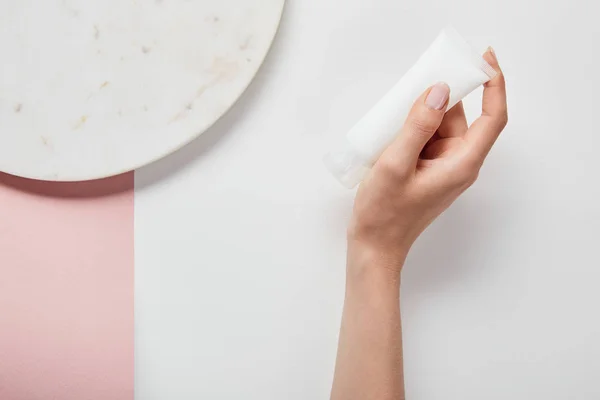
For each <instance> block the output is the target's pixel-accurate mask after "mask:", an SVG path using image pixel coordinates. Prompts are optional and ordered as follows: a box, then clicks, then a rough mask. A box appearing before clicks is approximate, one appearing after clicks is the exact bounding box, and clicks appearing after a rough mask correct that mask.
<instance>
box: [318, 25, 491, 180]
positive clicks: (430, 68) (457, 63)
mask: <svg viewBox="0 0 600 400" xmlns="http://www.w3.org/2000/svg"><path fill="white" fill-rule="evenodd" d="M495 74H496V72H495V71H494V69H493V68H492V67H491V66H490V65H489V64H488V63H487V62H486V61H485V60H484V59H483V58H482V57H481V56H480V55H479V54H477V53H476V52H475V51H474V50H473V49H472V48H471V46H470V45H469V44H468V43H467V42H466V41H465V40H464V39H463V38H462V37H461V36H460V35H459V34H458V32H456V31H455V30H454V29H452V28H446V29H444V30H443V31H442V32H441V33H440V34H439V36H438V37H437V39H435V41H434V42H433V43H432V44H431V46H430V47H429V49H428V50H427V51H426V52H425V54H423V55H422V56H421V58H419V60H418V61H417V63H416V64H415V65H414V66H413V67H412V68H411V69H410V70H409V71H408V72H407V73H406V75H404V77H402V79H400V81H399V82H398V83H397V84H396V85H395V86H394V87H393V88H392V89H391V90H390V91H389V92H388V93H387V94H386V95H385V96H384V97H383V98H382V99H381V100H380V101H379V102H378V103H377V104H376V105H375V106H374V107H373V108H372V109H371V110H370V111H369V112H368V113H367V114H366V115H365V116H364V117H363V118H362V119H361V120H360V121H359V122H358V123H357V124H356V125H355V126H354V128H352V129H351V130H350V132H348V135H347V137H346V143H344V144H342V145H341V146H340V147H339V148H338V149H337V150H335V151H333V152H331V153H329V154H328V155H327V156H326V157H325V165H326V166H327V168H328V169H329V170H330V171H331V172H332V173H333V175H335V177H336V178H337V179H338V180H339V181H340V182H341V183H342V184H343V185H344V186H346V187H348V188H353V187H355V186H356V185H358V184H359V183H360V182H361V181H362V180H363V178H364V177H365V175H366V173H367V172H368V171H369V169H370V168H371V167H372V166H373V164H374V163H375V161H377V159H378V158H379V156H380V155H381V153H382V152H383V151H384V150H385V148H386V147H387V146H388V145H389V144H390V143H391V142H392V141H393V140H394V138H395V137H396V136H397V135H398V134H399V133H400V131H401V129H402V126H403V125H404V121H405V120H406V117H407V116H408V113H409V111H410V109H411V108H412V105H413V104H414V102H415V101H416V99H418V98H419V96H420V95H421V94H422V93H423V92H424V91H425V90H426V89H427V88H428V87H430V86H432V85H434V84H436V83H437V82H445V83H447V84H448V86H449V87H450V100H449V102H448V110H449V109H450V108H452V107H453V106H455V105H456V104H457V103H458V102H459V101H461V100H462V99H463V98H464V97H465V96H466V95H468V94H469V93H471V92H472V91H473V90H475V89H476V88H477V87H478V86H480V85H482V84H483V83H485V82H487V81H489V80H490V79H492V78H493V77H494V76H495Z"/></svg>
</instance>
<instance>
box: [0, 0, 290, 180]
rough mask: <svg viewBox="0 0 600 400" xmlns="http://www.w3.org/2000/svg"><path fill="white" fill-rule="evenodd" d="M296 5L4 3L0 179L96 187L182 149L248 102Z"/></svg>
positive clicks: (210, 0) (96, 0) (253, 0)
mask: <svg viewBox="0 0 600 400" xmlns="http://www.w3.org/2000/svg"><path fill="white" fill-rule="evenodd" d="M284 1H285V0H18V1H15V0H0V32H1V33H0V49H1V51H2V53H1V54H2V61H0V170H1V171H4V172H7V173H10V174H13V175H18V176H23V177H27V178H35V179H43V180H53V181H74V180H89V179H95V178H101V177H106V176H111V175H115V174H118V173H121V172H125V171H130V170H133V169H135V168H137V167H140V166H142V165H144V164H148V163H150V162H152V161H154V160H157V159H159V158H160V157H163V156H165V155H167V154H169V153H171V152H173V151H175V150H177V149H178V148H180V147H182V146H183V145H185V144H186V143H188V142H190V141H191V140H192V139H194V138H195V137H197V136H198V135H200V134H201V133H202V132H203V131H205V130H206V129H207V128H208V127H210V126H211V125H212V124H213V123H214V122H215V121H216V120H217V119H218V118H219V117H220V116H221V115H223V114H224V113H225V112H226V111H227V110H228V109H229V108H230V107H231V105H232V104H233V103H234V102H235V101H236V99H237V98H238V97H239V96H240V95H241V94H242V92H243V91H244V89H245V88H246V87H247V86H248V84H249V83H250V81H251V80H252V78H253V77H254V75H255V74H256V72H257V70H258V68H259V66H260V64H261V63H262V61H263V59H264V57H265V55H266V53H267V51H268V49H269V47H270V44H271V42H272V40H273V37H274V36H275V33H276V31H277V27H278V25H279V20H280V18H281V13H282V10H283V5H284Z"/></svg>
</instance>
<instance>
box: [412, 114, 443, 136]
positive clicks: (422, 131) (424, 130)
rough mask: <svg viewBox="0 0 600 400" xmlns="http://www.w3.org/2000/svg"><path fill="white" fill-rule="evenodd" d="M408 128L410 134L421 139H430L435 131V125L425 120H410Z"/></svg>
mask: <svg viewBox="0 0 600 400" xmlns="http://www.w3.org/2000/svg"><path fill="white" fill-rule="evenodd" d="M408 127H409V130H410V132H411V133H412V134H414V135H417V136H421V137H430V136H432V135H433V134H434V133H435V131H436V129H437V126H436V124H435V123H434V122H432V121H431V120H429V119H427V118H412V119H411V120H410V121H409V124H408Z"/></svg>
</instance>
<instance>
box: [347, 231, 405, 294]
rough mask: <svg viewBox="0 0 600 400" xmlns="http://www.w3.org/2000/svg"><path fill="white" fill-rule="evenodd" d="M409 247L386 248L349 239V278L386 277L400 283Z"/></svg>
mask: <svg viewBox="0 0 600 400" xmlns="http://www.w3.org/2000/svg"><path fill="white" fill-rule="evenodd" d="M407 254H408V248H405V247H395V248H393V249H385V248H381V247H378V246H372V245H369V244H367V243H364V242H360V241H358V240H355V239H353V238H349V239H348V261H347V278H348V280H364V279H385V280H387V281H390V282H392V283H397V284H399V283H400V272H401V271H402V267H403V266H404V262H405V260H406V256H407Z"/></svg>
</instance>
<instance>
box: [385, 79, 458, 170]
mask: <svg viewBox="0 0 600 400" xmlns="http://www.w3.org/2000/svg"><path fill="white" fill-rule="evenodd" d="M449 98H450V88H449V87H448V85H447V84H445V83H437V84H435V85H433V86H432V87H430V88H429V89H427V90H426V91H425V93H423V94H422V95H421V97H419V99H418V100H417V101H416V102H415V104H414V105H413V107H412V109H411V110H410V113H409V114H408V117H407V118H406V122H405V123H404V127H403V128H402V131H401V132H400V135H399V136H398V138H397V139H396V140H395V141H394V142H393V143H392V144H391V145H390V147H389V148H388V149H387V150H386V151H385V153H389V154H385V158H388V157H389V159H393V160H396V163H397V165H398V164H400V165H401V166H402V167H403V168H406V169H411V168H414V167H415V165H416V163H417V161H418V159H419V155H420V154H421V151H423V148H424V147H425V145H426V144H427V142H428V141H429V139H431V138H432V136H433V135H434V134H435V132H436V131H437V129H438V128H439V127H440V124H441V123H442V119H443V118H444V114H445V112H446V108H447V107H448V99H449Z"/></svg>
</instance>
